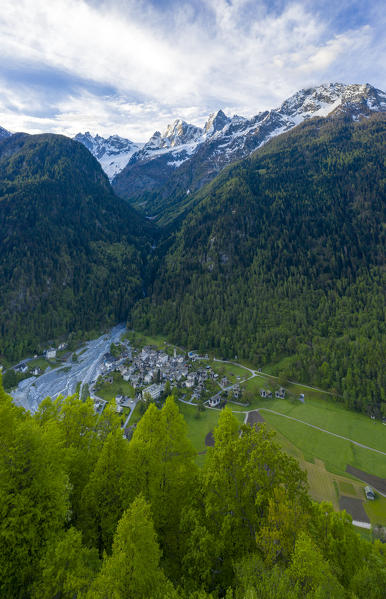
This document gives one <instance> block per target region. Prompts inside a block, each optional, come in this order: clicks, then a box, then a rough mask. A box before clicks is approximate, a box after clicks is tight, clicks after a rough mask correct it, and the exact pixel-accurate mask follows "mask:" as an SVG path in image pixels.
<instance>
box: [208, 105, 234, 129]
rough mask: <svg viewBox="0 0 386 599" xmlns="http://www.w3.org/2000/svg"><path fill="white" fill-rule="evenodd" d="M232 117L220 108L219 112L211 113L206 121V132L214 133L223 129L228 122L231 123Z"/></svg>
mask: <svg viewBox="0 0 386 599" xmlns="http://www.w3.org/2000/svg"><path fill="white" fill-rule="evenodd" d="M230 121H231V119H230V118H229V117H227V116H226V114H224V112H223V111H222V110H221V109H220V110H218V111H217V112H213V113H212V114H210V115H209V118H208V120H207V121H206V123H205V126H204V131H205V133H210V134H212V135H213V134H214V133H216V132H217V131H221V130H222V129H224V127H225V126H226V125H228V123H230Z"/></svg>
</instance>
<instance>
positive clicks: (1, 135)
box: [0, 127, 12, 139]
mask: <svg viewBox="0 0 386 599" xmlns="http://www.w3.org/2000/svg"><path fill="white" fill-rule="evenodd" d="M11 135H12V133H10V132H9V131H7V129H4V127H0V139H5V138H7V137H10V136H11Z"/></svg>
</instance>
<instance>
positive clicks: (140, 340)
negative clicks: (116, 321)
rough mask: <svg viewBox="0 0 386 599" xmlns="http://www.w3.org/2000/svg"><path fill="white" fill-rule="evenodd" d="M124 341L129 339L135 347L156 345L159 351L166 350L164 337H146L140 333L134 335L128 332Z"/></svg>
mask: <svg viewBox="0 0 386 599" xmlns="http://www.w3.org/2000/svg"><path fill="white" fill-rule="evenodd" d="M123 338H124V339H129V341H131V342H132V343H133V346H134V347H144V346H145V345H154V347H157V348H158V349H164V350H165V349H166V348H165V344H166V340H165V337H163V336H162V335H154V336H150V335H144V334H143V333H138V332H137V331H136V332H135V333H133V332H132V331H128V332H127V333H126V334H125V335H124V336H123Z"/></svg>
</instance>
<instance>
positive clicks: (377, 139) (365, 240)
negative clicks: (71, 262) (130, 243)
mask: <svg viewBox="0 0 386 599" xmlns="http://www.w3.org/2000/svg"><path fill="white" fill-rule="evenodd" d="M385 121H386V119H385V116H384V115H382V114H374V115H372V116H370V117H369V118H365V119H361V120H359V121H353V120H352V118H351V117H344V116H341V117H335V118H327V119H312V120H310V121H308V122H306V123H304V124H302V125H299V126H298V127H296V128H295V129H294V130H292V131H290V132H289V133H287V134H284V135H281V136H280V137H277V138H275V139H273V140H271V142H269V143H268V144H267V145H266V146H264V147H263V148H261V149H260V150H258V151H257V152H256V153H255V154H254V155H253V156H252V157H251V158H249V159H247V160H244V161H243V162H241V163H239V164H236V165H234V166H232V167H229V168H228V169H226V170H225V171H223V173H222V174H221V175H220V176H219V177H217V179H215V180H214V181H213V182H212V183H211V184H210V185H209V186H207V187H206V188H204V189H203V190H201V191H200V192H199V193H198V194H196V195H195V196H193V197H192V199H191V204H190V205H191V207H192V209H191V211H190V212H189V213H188V215H187V216H186V218H185V220H184V221H183V223H182V225H181V227H180V230H179V231H177V233H176V234H175V239H174V241H173V244H172V245H171V247H170V248H169V250H168V251H167V253H166V256H165V258H164V262H163V265H162V266H161V268H160V270H159V272H158V275H157V277H156V279H155V281H154V285H153V289H152V293H151V294H150V297H149V298H148V299H146V300H144V301H142V302H140V304H139V306H138V307H137V308H136V310H135V314H134V318H133V319H132V321H131V322H132V324H133V325H134V327H136V328H139V329H145V330H147V331H149V332H153V333H154V332H163V333H165V334H167V335H169V337H170V338H171V339H172V340H173V341H175V342H178V343H181V344H183V345H185V346H186V347H197V348H199V349H209V348H214V349H217V350H218V351H220V352H221V354H222V355H223V356H224V357H227V358H229V357H234V356H235V355H238V357H239V358H241V357H242V358H246V359H249V360H250V361H252V362H253V363H254V364H256V365H257V366H264V365H266V364H268V363H278V362H279V361H280V360H282V359H283V358H285V357H288V359H287V360H284V361H283V362H282V366H281V367H280V368H281V369H282V370H283V372H284V374H285V375H287V376H288V377H290V378H295V379H298V380H302V381H303V382H306V381H309V382H310V383H313V384H316V385H320V386H322V387H324V388H326V389H330V390H332V391H333V392H335V394H336V396H337V399H338V400H340V401H344V402H345V404H346V405H347V406H349V407H353V408H355V409H359V410H366V409H369V410H371V411H372V413H377V414H378V415H379V414H380V413H381V412H383V414H386V404H385V401H386V397H385V389H386V381H385V371H384V356H385V349H386V336H385V318H384V309H385V301H384V300H385V296H384V290H385V282H386V281H385V271H384V264H385V261H384V258H385V256H384V247H385V245H384V244H385V237H384V231H385V229H384V222H385V202H384V201H385V170H384V147H385Z"/></svg>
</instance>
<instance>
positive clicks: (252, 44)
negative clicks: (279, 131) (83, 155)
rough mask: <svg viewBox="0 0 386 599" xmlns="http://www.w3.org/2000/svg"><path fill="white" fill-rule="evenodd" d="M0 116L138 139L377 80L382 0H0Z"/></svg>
mask: <svg viewBox="0 0 386 599" xmlns="http://www.w3.org/2000/svg"><path fill="white" fill-rule="evenodd" d="M1 4H2V10H1V14H0V54H1V56H2V60H1V63H0V125H1V126H3V127H6V128H8V129H10V130H12V131H27V132H31V133H39V132H43V131H52V132H56V133H64V134H66V135H74V134H75V133H77V132H78V131H86V130H89V131H91V132H92V133H94V134H95V133H100V134H102V135H109V134H113V133H118V134H120V135H122V136H126V137H129V138H130V139H133V140H134V141H145V140H146V139H148V138H149V136H150V135H151V134H152V133H153V132H154V131H155V130H156V129H158V130H161V131H162V130H163V129H164V128H165V127H166V125H167V124H168V123H169V122H171V121H173V120H174V119H175V118H183V119H185V120H187V121H189V122H192V123H195V124H198V125H202V124H203V122H204V121H205V119H206V117H207V115H208V114H209V113H210V112H213V111H214V110H217V109H218V108H222V109H223V110H224V111H225V112H226V113H227V114H230V115H232V114H242V115H244V116H251V115H254V114H257V113H258V112H259V111H260V110H264V109H267V108H273V107H275V106H278V105H280V103H281V102H282V101H283V100H284V99H285V98H287V97H288V96H290V95H291V94H292V93H294V92H296V91H297V90H299V89H301V88H304V87H310V86H313V85H317V84H320V83H323V82H327V81H342V82H344V83H371V84H373V85H375V86H376V87H378V88H380V89H383V90H385V88H386V73H385V64H386V61H385V55H386V52H385V50H386V48H385V33H384V32H385V30H386V27H385V25H386V23H385V12H386V11H385V10H384V3H383V2H381V1H380V0H375V1H373V2H365V1H358V0H352V1H346V0H341V1H337V0H335V1H332V0H323V1H321V0H320V1H318V2H316V1H311V0H308V1H307V0H304V1H300V2H289V1H284V0H271V1H266V2H265V1H259V0H255V1H250V0H191V1H189V2H185V1H184V0H50V1H49V2H47V0H18V2H15V1H14V0H2V2H1Z"/></svg>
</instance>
